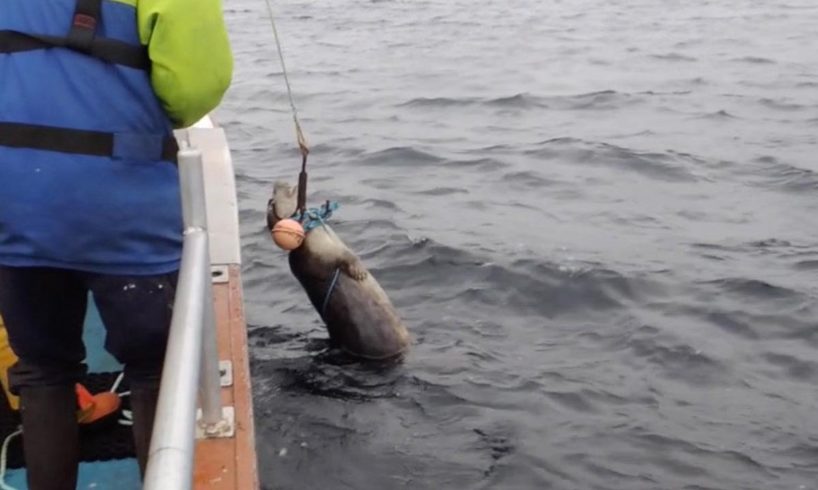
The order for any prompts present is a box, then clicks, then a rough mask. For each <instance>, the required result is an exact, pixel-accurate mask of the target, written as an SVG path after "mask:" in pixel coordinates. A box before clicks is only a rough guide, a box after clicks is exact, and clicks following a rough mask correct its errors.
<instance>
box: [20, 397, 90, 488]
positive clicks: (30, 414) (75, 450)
mask: <svg viewBox="0 0 818 490" xmlns="http://www.w3.org/2000/svg"><path fill="white" fill-rule="evenodd" d="M20 405H21V408H20V417H21V418H22V421H23V455H24V456H25V460H26V476H27V480H28V488H29V489H30V490H75V489H76V488H77V471H78V465H79V453H80V451H79V427H78V424H77V394H76V393H75V392H74V385H73V384H72V385H66V386H39V387H24V388H20Z"/></svg>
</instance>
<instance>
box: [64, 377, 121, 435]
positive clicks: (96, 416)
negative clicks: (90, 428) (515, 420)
mask: <svg viewBox="0 0 818 490" xmlns="http://www.w3.org/2000/svg"><path fill="white" fill-rule="evenodd" d="M74 388H75V391H76V393H77V405H78V409H77V422H79V423H80V425H90V424H93V423H95V422H100V421H102V420H106V419H110V418H112V417H113V416H114V415H116V413H117V412H118V411H119V407H120V406H121V404H122V399H121V398H120V397H119V395H117V394H116V393H113V392H110V391H103V392H101V393H97V394H96V395H92V394H91V393H90V392H89V391H88V390H87V389H86V388H85V386H83V385H81V384H79V383H77V384H76V385H75V386H74Z"/></svg>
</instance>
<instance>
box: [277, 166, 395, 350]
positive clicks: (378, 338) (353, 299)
mask: <svg viewBox="0 0 818 490" xmlns="http://www.w3.org/2000/svg"><path fill="white" fill-rule="evenodd" d="M297 207H298V188H297V187H293V186H290V185H289V184H287V183H286V182H282V181H276V182H275V183H274V184H273V197H272V199H270V200H269V201H268V203H267V228H268V230H269V231H270V232H271V233H272V230H273V228H274V227H275V225H276V223H278V222H279V221H281V220H283V219H286V218H290V217H292V216H293V215H294V214H295V212H296V210H297ZM289 264H290V271H292V273H293V275H294V276H295V277H296V279H298V282H299V283H301V286H302V287H303V288H304V290H305V292H306V293H307V296H308V297H309V299H310V302H311V303H312V305H313V307H314V308H315V309H316V311H317V312H318V314H319V315H320V316H321V319H322V320H323V321H324V324H325V325H326V327H327V331H328V332H329V337H330V344H331V345H333V346H334V347H338V348H339V349H341V350H342V351H343V352H345V353H347V354H349V355H351V356H354V357H357V358H361V359H367V360H387V359H394V358H398V357H401V356H402V355H403V354H405V353H406V351H407V350H408V349H409V345H410V343H411V341H410V336H409V332H408V331H407V329H406V326H405V325H404V324H403V321H402V320H401V318H400V316H399V315H398V312H397V311H396V309H395V307H394V305H393V304H392V301H390V299H389V297H388V296H387V295H386V293H385V292H384V290H383V288H381V286H380V284H378V281H377V280H375V278H374V277H373V276H372V274H371V273H370V272H369V271H368V270H367V269H366V267H365V266H364V264H363V263H362V262H361V260H360V258H358V256H356V255H355V254H354V253H353V252H352V251H351V250H350V249H349V247H347V246H346V244H344V242H343V241H342V240H341V239H340V238H339V237H338V235H336V234H335V232H334V231H333V230H332V228H331V227H330V226H329V225H328V224H327V223H321V224H320V225H318V226H316V227H315V228H314V229H312V230H310V231H309V232H308V233H307V235H306V237H305V238H304V241H303V243H302V244H301V246H299V247H298V248H296V249H294V250H292V251H290V252H289Z"/></svg>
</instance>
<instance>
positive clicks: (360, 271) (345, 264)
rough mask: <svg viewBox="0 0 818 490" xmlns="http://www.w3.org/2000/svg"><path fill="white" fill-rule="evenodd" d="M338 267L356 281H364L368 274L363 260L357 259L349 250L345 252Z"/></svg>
mask: <svg viewBox="0 0 818 490" xmlns="http://www.w3.org/2000/svg"><path fill="white" fill-rule="evenodd" d="M338 266H339V267H340V268H341V270H342V271H344V273H345V274H346V275H348V276H349V277H351V278H353V279H355V280H356V281H363V280H364V279H366V276H367V274H368V273H367V272H366V267H364V264H363V262H361V259H359V258H358V257H356V256H355V254H354V253H352V252H350V251H349V250H344V253H343V254H342V255H341V257H340V258H339V261H338Z"/></svg>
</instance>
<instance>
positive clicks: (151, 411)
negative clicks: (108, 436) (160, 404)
mask: <svg viewBox="0 0 818 490" xmlns="http://www.w3.org/2000/svg"><path fill="white" fill-rule="evenodd" d="M158 399H159V389H158V388H131V411H132V412H133V440H134V448H135V449H136V461H137V462H138V463H139V474H140V476H141V477H142V478H143V479H144V478H145V468H146V467H147V465H148V451H149V450H150V447H151V432H153V419H154V416H155V415H156V401H157V400H158Z"/></svg>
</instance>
